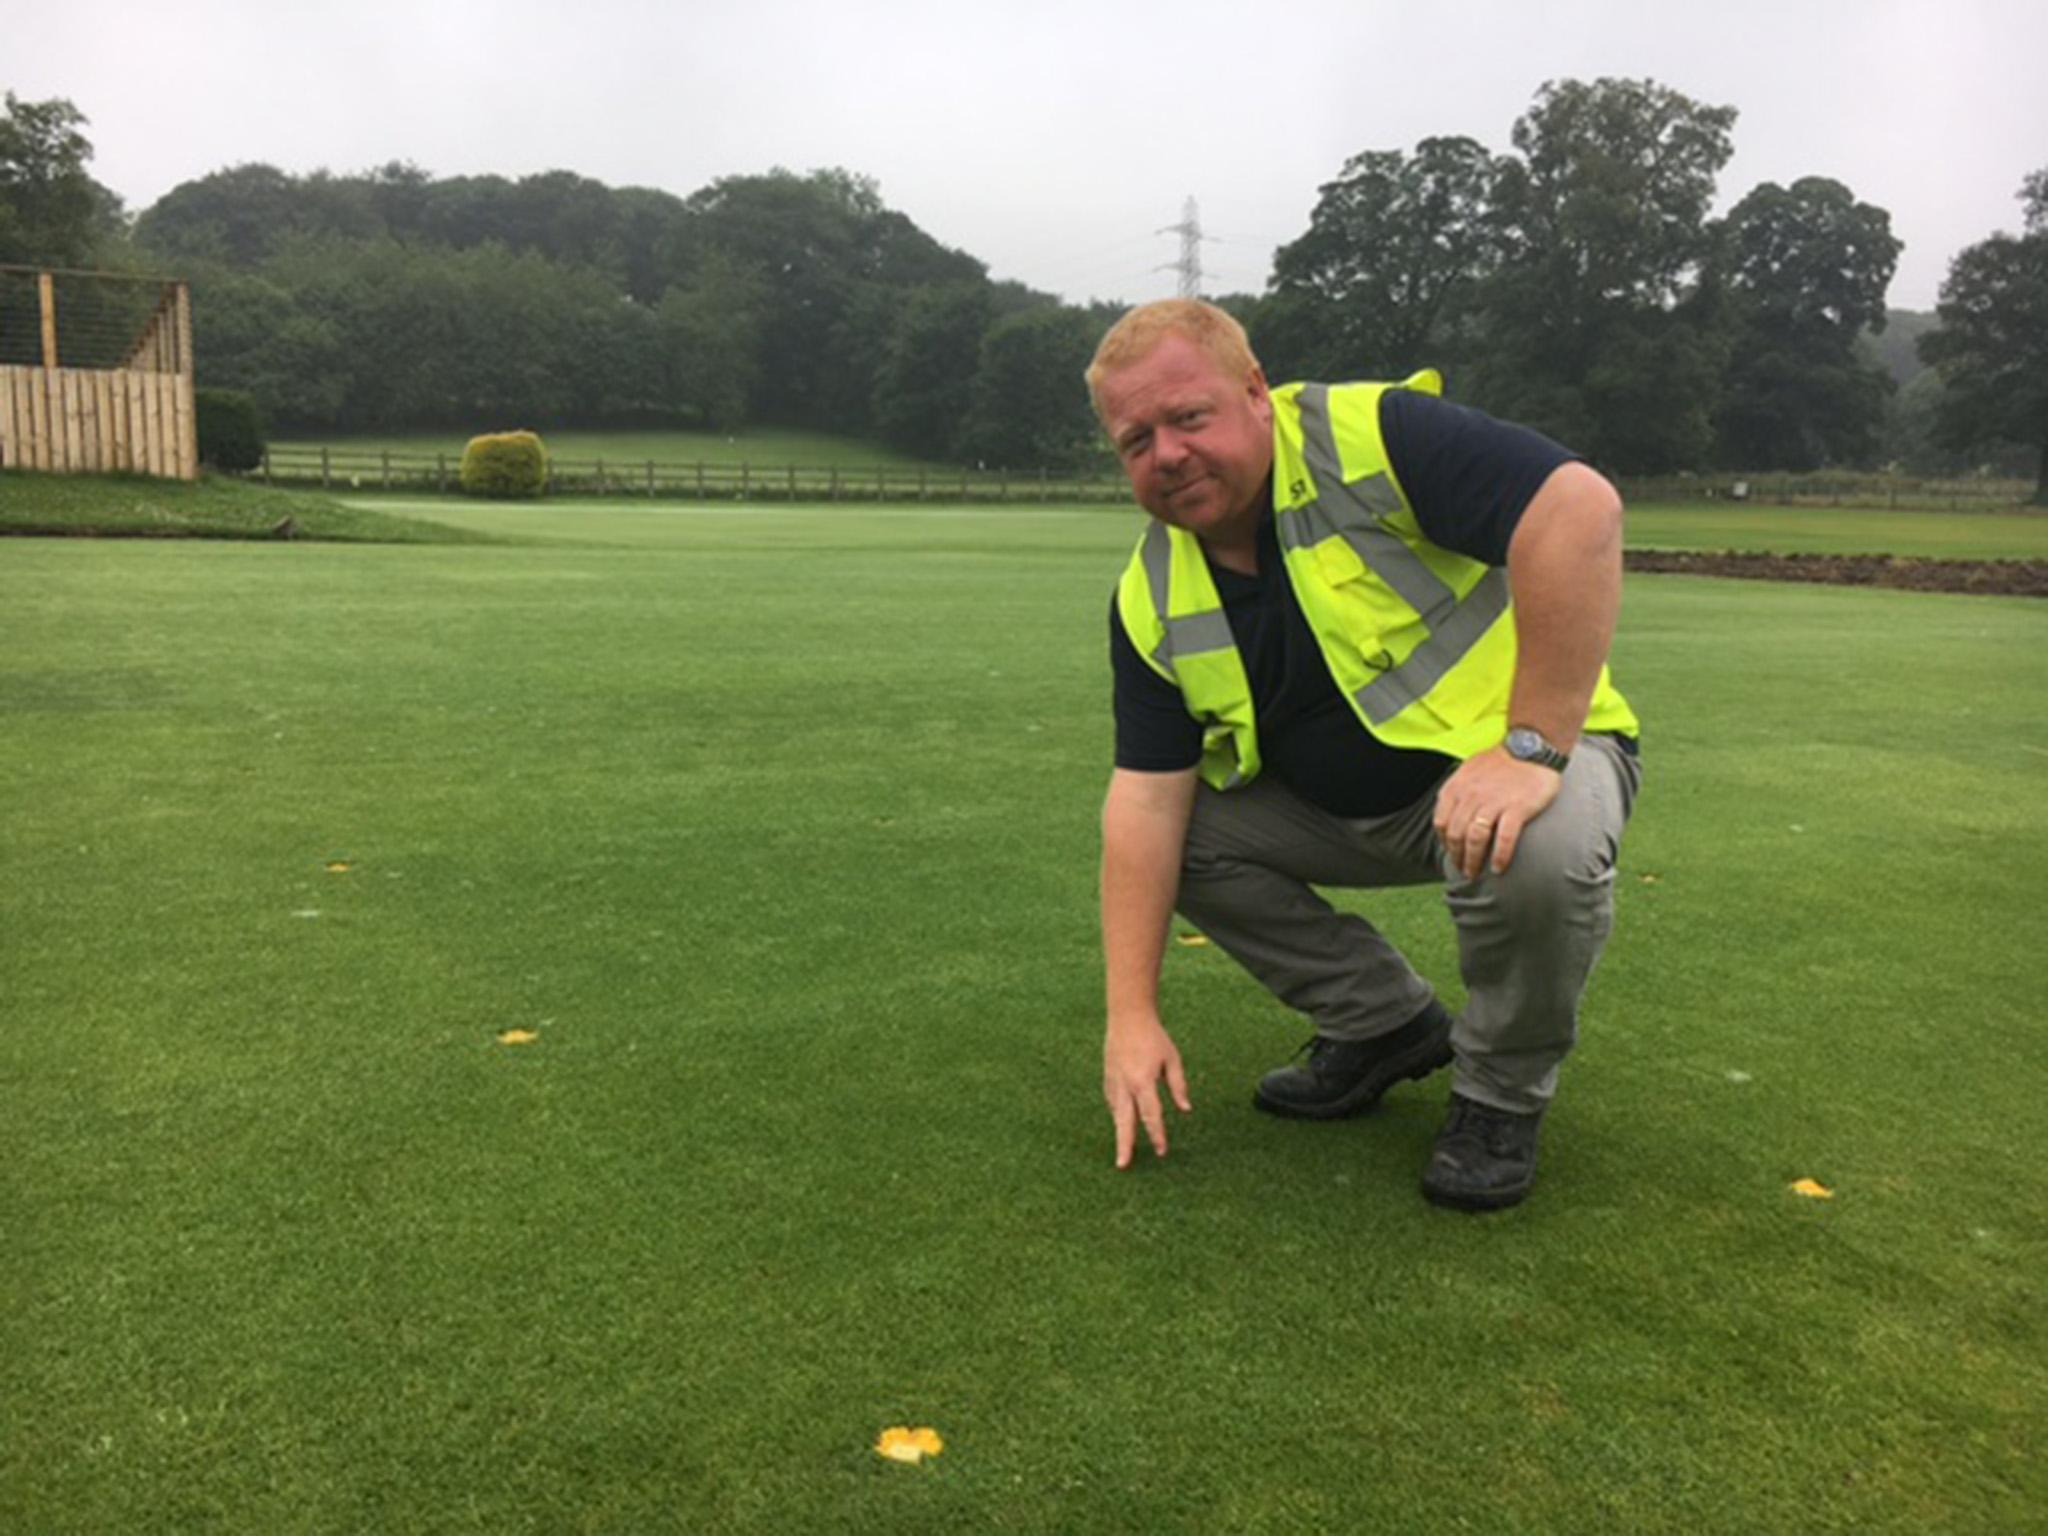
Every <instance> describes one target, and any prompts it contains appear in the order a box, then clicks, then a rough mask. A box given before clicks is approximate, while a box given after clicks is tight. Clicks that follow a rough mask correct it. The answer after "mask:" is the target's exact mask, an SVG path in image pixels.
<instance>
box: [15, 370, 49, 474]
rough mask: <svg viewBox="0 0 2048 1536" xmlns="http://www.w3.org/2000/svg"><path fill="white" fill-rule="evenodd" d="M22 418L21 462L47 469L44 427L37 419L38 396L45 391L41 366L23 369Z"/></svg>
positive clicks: (35, 467)
mask: <svg viewBox="0 0 2048 1536" xmlns="http://www.w3.org/2000/svg"><path fill="white" fill-rule="evenodd" d="M21 382H22V399H21V418H22V428H23V433H22V435H23V437H24V439H25V441H24V443H23V445H22V454H21V462H22V463H23V464H24V465H25V466H26V467H28V468H29V469H47V468H48V467H49V466H48V465H46V464H44V463H43V442H42V439H43V429H42V423H41V422H39V421H37V420H36V406H37V403H38V402H37V397H38V396H39V395H41V394H42V392H43V373H42V370H41V369H40V368H28V369H24V370H23V371H22V379H21Z"/></svg>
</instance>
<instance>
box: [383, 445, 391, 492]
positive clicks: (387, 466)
mask: <svg viewBox="0 0 2048 1536" xmlns="http://www.w3.org/2000/svg"><path fill="white" fill-rule="evenodd" d="M384 489H385V490H387V491H388V490H390V489H391V450H390V449H389V448H386V449H385V450H384Z"/></svg>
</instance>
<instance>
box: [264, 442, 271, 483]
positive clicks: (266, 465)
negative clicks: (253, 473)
mask: <svg viewBox="0 0 2048 1536" xmlns="http://www.w3.org/2000/svg"><path fill="white" fill-rule="evenodd" d="M263 483H264V484H265V485H268V484H270V447H269V445H268V444H265V445H264V449H263Z"/></svg>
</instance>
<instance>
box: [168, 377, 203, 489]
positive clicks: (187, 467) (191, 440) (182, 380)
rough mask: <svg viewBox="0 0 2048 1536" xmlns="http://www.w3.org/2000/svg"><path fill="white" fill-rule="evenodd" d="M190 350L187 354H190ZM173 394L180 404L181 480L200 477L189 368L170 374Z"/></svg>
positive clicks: (179, 451) (178, 453)
mask: <svg viewBox="0 0 2048 1536" xmlns="http://www.w3.org/2000/svg"><path fill="white" fill-rule="evenodd" d="M190 355H191V353H190V352H189V351H188V352H187V353H186V356H188V357H189V356H190ZM170 379H171V394H172V395H173V397H174V398H175V399H176V401H177V406H178V440H177V450H178V452H177V464H178V478H179V479H180V480H197V479H198V478H199V422H198V416H197V412H196V410H195V408H194V404H193V399H192V374H191V371H190V370H189V369H187V370H184V371H181V372H178V373H174V374H172V375H170Z"/></svg>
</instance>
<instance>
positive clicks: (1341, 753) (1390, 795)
mask: <svg viewBox="0 0 2048 1536" xmlns="http://www.w3.org/2000/svg"><path fill="white" fill-rule="evenodd" d="M1380 435H1381V436H1382V438H1384V439H1385V442H1386V448H1387V460H1388V463H1389V466H1390V467H1391V468H1392V469H1393V472H1394V477H1395V479H1397V480H1398V481H1400V483H1401V488H1402V489H1403V490H1404V491H1406V492H1407V494H1408V504H1409V506H1411V507H1412V508H1413V509H1414V511H1415V520H1416V522H1417V523H1419V524H1420V525H1421V527H1422V531H1423V534H1424V536H1425V537H1427V538H1428V539H1429V540H1430V542H1431V543H1434V544H1438V545H1441V546H1442V547H1443V548H1445V549H1450V550H1455V551H1457V552H1458V553H1459V554H1461V555H1469V556H1471V557H1472V558H1473V559H1475V560H1483V561H1485V562H1486V563H1487V564H1489V565H1506V564H1507V559H1508V541H1509V540H1510V539H1512V538H1513V537H1514V533H1515V526H1516V524H1517V523H1519V522H1520V521H1521V517H1522V512H1523V510H1524V509H1525V508H1526V507H1527V506H1528V505H1529V502H1530V499H1531V498H1532V497H1534V496H1535V494H1536V492H1537V491H1538V490H1539V489H1540V488H1541V487H1542V485H1543V482H1544V481H1545V480H1547V479H1549V478H1550V476H1551V473H1552V472H1553V471H1554V470H1556V469H1557V467H1558V466H1559V465H1560V464H1567V463H1570V462H1571V461H1572V460H1574V459H1575V458H1577V457H1578V455H1576V454H1574V453H1571V452H1570V451H1568V450H1567V449H1564V448H1561V447H1559V446H1558V445H1557V444H1556V443H1554V442H1552V441H1551V440H1550V439H1549V438H1547V437H1545V436H1543V435H1542V434H1541V433H1540V432H1533V431H1531V430H1530V429H1529V428H1527V427H1518V426H1514V425H1512V424H1511V423H1508V422H1504V421H1496V420H1494V419H1493V418H1492V417H1491V416H1488V415H1486V414H1485V413H1484V412H1481V411H1475V410H1472V409H1471V408H1469V407H1467V406H1462V405H1452V404H1450V403H1449V402H1448V401H1445V400H1441V399H1439V398H1437V397H1436V396H1434V395H1425V394H1421V393H1419V392H1417V391H1415V390H1406V389H1390V390H1388V391H1387V392H1386V393H1385V394H1384V395H1382V396H1381V397H1380ZM1272 504H1273V498H1272V494H1271V491H1270V488H1269V489H1268V491H1267V493H1266V495H1265V506H1266V511H1265V514H1264V516H1263V517H1261V518H1260V521H1259V533H1258V538H1259V546H1258V548H1259V574H1258V575H1256V576H1245V575H1242V574H1240V573H1238V572H1236V571H1232V570H1227V569H1225V568H1224V567H1222V566H1220V565H1218V564H1216V562H1215V561H1213V560H1212V561H1210V562H1209V573H1210V575H1211V576H1213V577H1214V578H1215V581H1216V591H1217V594H1218V595H1219V596H1220V597H1221V598H1222V599H1223V611H1224V614H1225V616H1226V617H1227V618H1228V619H1229V621H1230V633H1231V635H1232V637H1233V638H1234V639H1235V640H1236V641H1237V649H1238V654H1239V655H1240V656H1242V657H1243V658H1244V666H1245V672H1246V675H1247V677H1248V678H1249V680H1250V682H1251V688H1252V710H1253V715H1254V718H1255V719H1256V720H1257V721H1258V725H1259V755H1260V757H1261V758H1262V759H1263V763H1264V766H1263V768H1262V770H1261V771H1262V772H1265V773H1270V774H1272V775H1274V776H1275V777H1276V778H1278V779H1279V780H1280V781H1281V782H1282V783H1284V784H1286V785H1287V786H1288V788H1290V789H1292V790H1294V791H1295V793H1297V794H1299V795H1301V796H1302V797H1303V798H1304V799H1307V800H1309V801H1311V802H1313V803H1314V804H1316V805H1319V806H1321V807H1322V808H1323V809H1324V810H1326V811H1329V812H1330V813H1331V814H1332V815H1336V816H1383V815H1387V814H1388V813H1390V812H1393V811H1398V810H1400V809H1402V808H1403V807H1405V806H1408V805H1411V804H1413V803H1414V802H1415V801H1416V800H1418V799H1420V798H1421V797H1422V796H1423V795H1425V794H1427V793H1428V792H1429V791H1430V790H1431V789H1433V788H1434V787H1435V786H1436V784H1437V782H1438V781H1439V780H1441V779H1442V778H1443V776H1444V774H1445V773H1446V772H1448V771H1449V769H1450V767H1451V765H1452V763H1453V762H1454V761H1455V760H1454V759H1452V758H1450V757H1446V756H1444V755H1443V754H1442V753H1438V752H1420V751H1412V750H1408V749H1404V748H1401V747H1390V746H1388V745H1387V744H1386V743H1384V742H1382V741H1381V740H1380V739H1379V738H1378V737H1376V736H1374V735H1373V734H1372V733H1371V732H1370V731H1368V730H1367V729H1366V728H1365V726H1364V725H1363V724H1362V723H1360V721H1359V718H1358V716H1357V714H1356V713H1355V712H1354V711H1353V710H1352V708H1351V706H1350V704H1348V703H1347V702H1346V701H1345V699H1344V696H1343V694H1341V693H1340V692H1339V691H1338V689H1337V684H1336V680H1335V679H1334V678H1333V677H1332V676H1331V675H1330V668H1329V663H1328V662H1327V661H1325V660H1324V658H1323V652H1322V647H1321V646H1319V645H1317V643H1316V637H1315V634H1314V633H1313V632H1312V631H1311V630H1310V629H1309V627H1308V621H1307V619H1305V618H1304V617H1303V616H1302V612H1301V605H1300V603H1298V602H1297V601H1296V600H1295V596H1294V588H1293V585H1292V584H1291V583H1290V582H1289V581H1288V579H1287V570H1286V566H1285V564H1284V563H1283V561H1282V558H1281V555H1280V544H1279V538H1278V535H1277V534H1276V532H1275V530H1274V527H1273V513H1272ZM1109 636H1110V640H1109V648H1110V660H1111V663H1112V666H1113V668H1114V671H1115V676H1116V695H1115V697H1116V765H1117V767H1119V768H1132V769H1137V770H1139V771H1141V772H1149V773H1172V772H1177V771H1180V770H1183V769H1187V768H1192V767H1194V766H1195V765H1196V764H1197V763H1199V762H1200V761H1201V759H1202V727H1201V725H1200V723H1199V722H1198V721H1197V720H1196V719H1195V718H1194V716H1192V715H1190V714H1189V713H1188V710H1187V705H1186V703H1185V702H1184V701H1183V700H1182V697H1181V692H1180V689H1178V688H1177V687H1175V686H1174V685H1173V684H1172V683H1169V682H1168V681H1166V679H1165V678H1163V677H1161V676H1160V675H1159V674H1158V673H1157V672H1154V671H1153V670H1152V669H1151V668H1150V667H1148V666H1147V665H1146V664H1145V662H1144V660H1143V658H1142V657H1140V656H1139V655H1138V651H1137V648H1136V647H1135V646H1133V645H1132V644H1131V641H1130V637H1129V636H1128V635H1126V634H1125V633H1124V626H1123V622H1122V620H1121V619H1119V618H1118V616H1117V611H1116V600H1115V597H1114V596H1113V595H1112V597H1111V599H1110V608H1109Z"/></svg>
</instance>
